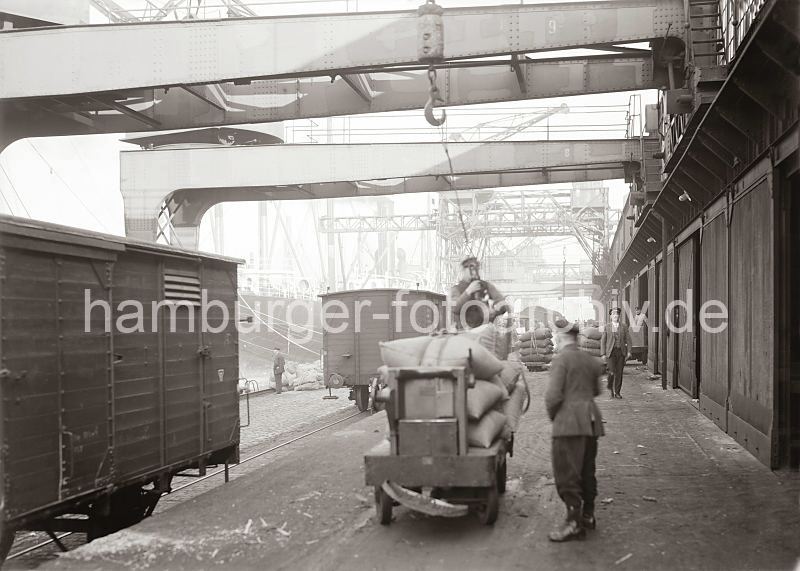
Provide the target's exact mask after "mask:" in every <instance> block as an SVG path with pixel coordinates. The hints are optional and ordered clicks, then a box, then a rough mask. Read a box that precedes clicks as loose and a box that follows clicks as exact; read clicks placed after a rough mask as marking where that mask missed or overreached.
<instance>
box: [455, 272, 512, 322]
mask: <svg viewBox="0 0 800 571" xmlns="http://www.w3.org/2000/svg"><path fill="white" fill-rule="evenodd" d="M480 267H481V264H480V262H479V261H478V259H477V258H476V257H474V256H470V257H469V258H467V259H466V260H464V261H463V262H461V279H460V281H459V282H458V283H457V284H455V285H454V286H453V287H451V288H450V296H449V298H448V303H449V306H450V310H451V317H452V323H454V324H455V326H456V327H457V328H458V329H471V328H473V327H480V326H481V325H483V324H485V323H491V322H492V321H494V318H495V317H497V316H498V315H501V314H503V313H505V312H506V311H508V304H507V302H506V298H505V296H504V295H503V294H501V293H500V290H498V289H497V288H496V287H495V286H494V284H492V283H491V282H488V281H486V280H482V279H481V277H480Z"/></svg>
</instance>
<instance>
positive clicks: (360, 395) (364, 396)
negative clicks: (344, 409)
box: [354, 385, 369, 412]
mask: <svg viewBox="0 0 800 571" xmlns="http://www.w3.org/2000/svg"><path fill="white" fill-rule="evenodd" d="M354 390H355V393H356V406H357V407H358V410H360V411H361V412H364V411H365V410H367V409H368V408H369V385H360V386H357V387H354Z"/></svg>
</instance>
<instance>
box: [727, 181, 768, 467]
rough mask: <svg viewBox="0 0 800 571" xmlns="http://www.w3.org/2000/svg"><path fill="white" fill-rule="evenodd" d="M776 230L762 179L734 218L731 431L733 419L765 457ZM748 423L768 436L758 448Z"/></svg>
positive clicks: (740, 433)
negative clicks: (774, 234) (774, 233)
mask: <svg viewBox="0 0 800 571" xmlns="http://www.w3.org/2000/svg"><path fill="white" fill-rule="evenodd" d="M773 232H774V224H773V200H772V197H771V196H770V189H769V185H768V183H767V181H762V182H760V183H759V184H758V185H757V186H756V188H755V189H754V190H753V191H751V192H750V193H748V194H747V195H745V196H743V197H742V198H741V199H740V200H739V201H738V202H737V203H736V205H735V207H734V211H733V221H732V224H731V260H732V261H735V263H732V264H731V284H730V307H729V311H730V340H731V343H730V352H731V353H730V389H729V409H728V425H729V433H731V434H732V432H731V430H732V426H731V423H734V424H735V426H736V435H735V436H734V437H735V438H737V440H738V441H739V442H740V443H741V444H743V445H744V446H746V447H747V448H748V450H750V451H751V452H752V453H753V454H755V455H756V456H758V457H759V459H761V460H762V461H764V459H765V458H767V459H769V458H770V457H771V450H769V451H765V450H764V449H765V448H771V446H770V445H769V444H770V443H771V441H772V438H773V424H774V415H773V408H774V392H775V370H774V359H773V356H774V349H775V340H774V331H775V325H774V319H775V307H774V274H775V267H774V260H773V258H774V252H773V250H774V248H773V239H774V236H773ZM747 426H749V427H751V428H752V429H754V430H755V431H756V432H757V433H759V434H761V435H763V437H764V438H763V439H762V441H761V442H759V443H758V451H757V452H756V450H755V446H756V445H755V444H754V443H755V442H757V441H758V440H759V439H758V438H756V437H755V435H754V432H753V431H752V430H750V429H748V428H747ZM732 435H733V434H732ZM745 437H746V440H745ZM765 442H766V444H765ZM765 463H766V464H768V465H769V463H770V462H769V461H767V462H765Z"/></svg>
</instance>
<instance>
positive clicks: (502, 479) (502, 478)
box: [497, 456, 508, 494]
mask: <svg viewBox="0 0 800 571" xmlns="http://www.w3.org/2000/svg"><path fill="white" fill-rule="evenodd" d="M507 467H508V462H507V460H506V458H505V456H504V457H503V459H502V460H501V461H500V466H499V467H498V468H497V492H498V493H500V494H505V493H506V478H507V476H508V468H507Z"/></svg>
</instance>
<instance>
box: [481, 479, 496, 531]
mask: <svg viewBox="0 0 800 571" xmlns="http://www.w3.org/2000/svg"><path fill="white" fill-rule="evenodd" d="M499 511H500V494H498V492H497V486H491V487H489V488H487V489H486V504H485V505H483V506H482V508H481V511H480V520H481V523H482V524H483V525H492V524H494V522H496V521H497V514H498V512H499Z"/></svg>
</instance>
